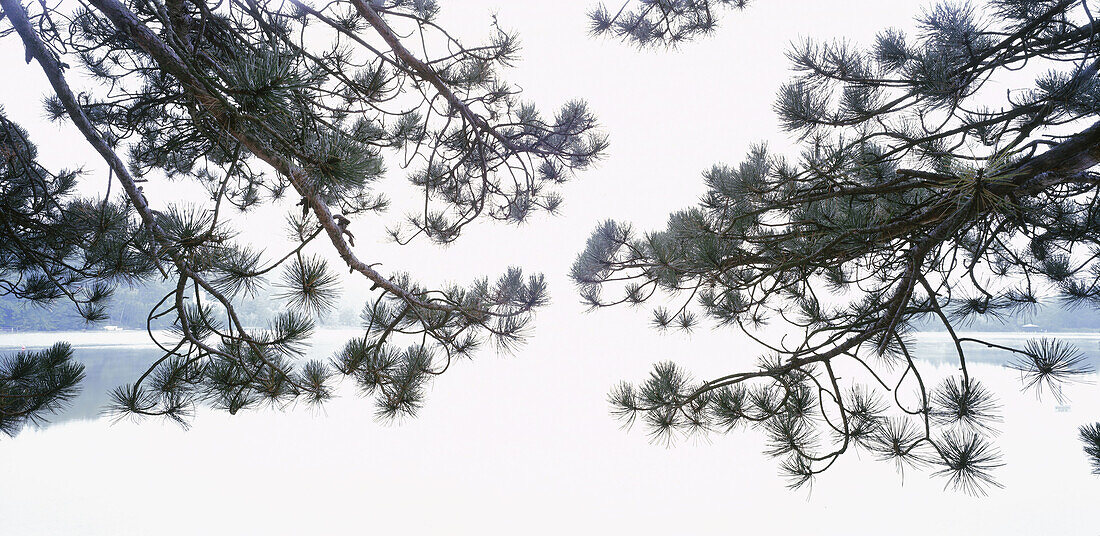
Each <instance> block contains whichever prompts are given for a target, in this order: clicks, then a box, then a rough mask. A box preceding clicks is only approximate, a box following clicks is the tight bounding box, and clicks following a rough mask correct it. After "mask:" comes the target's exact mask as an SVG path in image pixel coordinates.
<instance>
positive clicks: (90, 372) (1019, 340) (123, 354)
mask: <svg viewBox="0 0 1100 536" xmlns="http://www.w3.org/2000/svg"><path fill="white" fill-rule="evenodd" d="M358 334H359V331H358V330H355V329H323V330H319V331H318V332H317V334H316V335H315V336H314V337H313V339H312V341H311V342H312V346H311V349H310V350H309V353H308V354H307V355H309V356H310V357H311V358H327V357H328V356H331V355H332V354H333V353H334V352H336V351H337V350H338V349H339V348H340V347H342V346H343V344H344V342H345V341H347V340H348V339H349V338H351V337H353V336H356V335H358ZM960 336H974V337H978V338H982V339H984V340H988V341H990V342H993V343H996V344H1000V345H1004V346H1012V347H1022V346H1023V345H1024V344H1025V342H1026V341H1027V340H1029V339H1036V338H1043V337H1046V338H1058V339H1060V340H1063V341H1065V342H1068V343H1071V344H1073V345H1074V346H1076V347H1077V348H1079V349H1080V350H1081V351H1082V352H1083V353H1084V354H1085V355H1086V356H1087V357H1088V360H1089V362H1090V363H1091V364H1092V365H1093V367H1094V368H1097V369H1100V333H1018V332H997V333H965V334H960ZM161 340H169V338H168V337H163V338H162V339H161ZM58 341H67V342H69V343H70V344H71V345H72V346H73V349H74V354H75V358H76V359H77V360H78V361H80V362H81V363H83V364H84V367H85V369H84V370H85V375H86V378H85V381H84V384H83V385H84V388H83V390H82V391H81V393H80V395H79V396H78V397H77V398H76V399H74V401H73V403H72V405H71V407H70V408H69V409H68V410H67V411H66V412H65V413H63V414H61V415H56V416H53V417H52V418H51V423H59V422H65V421H70V420H77V419H96V418H100V417H102V412H103V407H104V405H105V404H106V403H107V401H108V396H109V394H110V392H111V391H112V390H113V389H114V388H115V387H118V386H120V385H123V384H126V383H130V382H132V381H134V380H135V379H136V378H137V377H139V376H140V375H141V374H142V373H143V372H144V371H145V369H146V367H148V365H149V364H150V363H152V362H153V361H154V360H156V359H157V358H158V357H160V355H162V354H161V353H160V350H159V349H158V348H157V347H156V346H155V345H154V344H153V343H152V342H151V341H150V340H149V335H148V334H147V333H146V332H144V331H132V330H123V331H72V332H28V333H0V355H7V354H10V353H12V352H15V351H19V350H21V349H26V350H36V349H40V348H44V347H47V346H50V345H52V344H54V343H55V342H58ZM965 349H966V351H967V360H968V362H976V363H984V364H990V365H995V366H996V365H1001V366H1003V365H1004V364H1006V363H1008V362H1009V361H1011V360H1012V358H1013V357H1014V356H1013V354H1012V353H1011V352H1007V351H1004V350H999V349H996V348H989V347H986V346H983V345H978V344H968V345H966V346H965ZM913 355H914V357H915V358H917V359H919V360H923V361H926V362H928V363H930V364H933V365H949V364H952V363H955V362H956V361H957V358H956V350H955V346H954V343H953V342H952V341H951V339H950V337H949V336H948V335H947V334H946V333H941V332H935V333H920V334H918V335H917V336H916V346H915V348H914V349H913Z"/></svg>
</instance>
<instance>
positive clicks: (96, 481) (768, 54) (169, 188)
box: [0, 0, 1100, 535]
mask: <svg viewBox="0 0 1100 536" xmlns="http://www.w3.org/2000/svg"><path fill="white" fill-rule="evenodd" d="M440 3H441V5H442V7H443V13H442V15H441V22H442V25H443V26H444V27H446V28H448V29H451V30H453V31H454V32H455V33H456V34H457V35H459V36H465V37H467V40H468V41H471V42H472V41H476V40H477V39H478V38H480V37H481V36H484V35H486V34H487V32H488V26H489V23H490V17H491V15H492V14H493V13H496V14H497V15H498V17H499V20H500V22H501V24H502V25H503V26H504V27H505V28H507V29H512V30H515V31H517V32H518V33H519V34H520V36H521V40H522V43H523V49H522V51H521V54H522V61H521V62H520V63H519V65H518V66H517V68H516V69H514V70H513V71H511V72H510V73H508V79H509V80H510V81H512V82H514V83H516V84H519V85H520V86H522V87H523V88H524V89H525V95H526V98H529V99H531V100H534V101H535V102H537V103H539V104H540V106H541V107H542V108H543V109H544V110H547V111H549V110H552V109H553V108H554V107H556V106H557V105H559V104H560V103H562V102H564V101H566V100H568V99H570V98H574V97H583V98H585V99H587V100H588V102H589V103H590V105H591V107H592V109H593V110H594V112H595V113H596V114H597V116H598V117H599V119H600V122H601V123H602V125H603V127H604V128H605V129H606V130H607V132H608V133H609V134H610V136H611V138H610V140H611V148H610V151H609V154H608V157H607V158H606V159H605V160H604V161H603V162H602V163H601V164H600V165H599V167H598V168H597V169H594V170H591V171H588V172H584V173H582V174H580V175H579V176H578V177H577V178H576V179H575V180H574V181H573V182H571V183H570V184H568V185H567V186H566V187H565V190H564V194H565V200H566V202H565V205H564V207H563V210H562V212H561V214H560V215H559V216H558V217H552V218H551V217H545V216H540V217H537V218H535V219H533V220H532V221H531V222H530V223H528V224H525V225H523V226H521V227H508V226H503V225H496V224H486V225H474V226H471V227H470V228H469V230H468V231H467V233H466V235H465V236H464V237H463V238H461V239H460V240H459V241H458V243H456V244H454V245H452V246H450V247H448V248H439V247H436V246H432V245H430V244H427V243H425V242H417V243H414V244H413V245H412V246H407V247H397V246H394V245H391V244H388V243H386V242H385V235H384V232H383V224H384V223H385V221H386V220H385V219H381V220H379V221H378V223H377V225H374V224H373V223H371V222H357V224H356V225H357V227H355V230H356V236H357V238H358V241H357V243H358V244H359V247H358V248H357V252H358V253H359V255H360V257H361V258H363V259H364V260H365V261H366V262H376V261H382V262H383V263H384V264H383V266H382V270H383V271H392V270H403V269H407V270H409V271H411V272H413V273H414V274H415V275H416V276H417V277H418V278H420V279H421V280H423V281H425V282H427V283H433V284H434V283H440V282H443V281H448V280H453V281H457V282H468V281H470V280H471V279H473V278H475V277H477V276H481V275H486V274H488V275H495V274H498V273H500V272H502V271H503V270H504V268H505V267H506V266H508V265H518V266H522V267H524V268H525V269H527V270H532V271H542V272H544V273H545V274H546V275H547V277H548V280H549V282H550V290H551V297H552V299H553V303H552V305H551V306H549V307H547V308H546V309H545V310H544V311H543V312H542V313H541V314H540V315H539V316H538V319H537V323H536V328H535V330H534V332H533V336H532V337H531V340H530V342H529V343H528V344H527V345H526V346H525V347H523V348H522V349H521V350H520V351H519V352H517V353H516V355H513V356H494V355H492V354H491V353H482V354H481V355H480V357H479V358H478V359H476V360H475V361H472V362H465V361H464V362H460V363H458V364H457V365H456V366H454V367H452V368H451V370H449V371H448V372H447V373H446V374H445V375H443V376H442V377H441V378H440V379H438V380H437V381H436V382H435V383H434V385H433V387H432V389H431V392H430V395H429V398H428V400H427V405H426V407H425V408H424V410H423V411H422V413H421V415H420V416H419V417H418V418H416V419H414V420H410V421H407V422H403V423H400V424H397V425H386V424H379V423H378V422H376V421H374V420H373V418H372V412H373V407H372V403H371V402H370V401H369V400H364V399H360V398H356V397H355V396H354V395H353V394H351V393H345V396H343V397H341V398H340V399H338V400H336V401H334V402H333V403H331V404H329V405H327V406H326V407H325V409H324V410H323V411H320V412H318V411H310V410H307V409H305V408H299V409H296V410H292V411H289V412H287V413H286V414H282V413H277V412H273V411H256V412H246V413H242V414H240V415H237V416H235V417H230V416H228V415H225V414H222V413H210V412H200V414H199V416H198V417H197V418H196V419H195V420H194V422H193V427H192V428H191V429H190V430H189V431H183V430H181V429H180V428H179V427H177V426H174V425H171V424H164V423H161V422H159V421H146V422H143V423H141V424H137V425H135V424H132V423H125V422H124V423H119V424H115V425H111V424H110V423H109V422H108V421H105V420H99V421H83V422H70V423H63V424H59V425H56V426H53V427H50V428H48V429H45V430H34V429H28V430H26V431H24V432H23V433H22V434H20V435H19V436H18V437H17V438H15V439H9V438H3V439H0V534H259V533H268V534H290V533H296V534H345V533H357V534H359V533H373V532H380V533H384V532H391V531H396V530H405V531H407V532H411V533H432V534H562V533H565V534H574V533H575V534H599V533H604V534H620V533H626V532H630V533H636V534H719V533H723V534H724V533H732V532H735V531H747V530H751V531H767V532H768V533H774V534H787V533H795V532H811V533H815V534H842V533H843V534H872V533H887V532H888V533H894V534H917V533H921V534H936V533H945V534H958V533H962V532H964V531H973V532H977V533H998V534H1035V533H1049V534H1092V535H1095V534H1100V523H1098V521H1100V519H1098V514H1097V509H1096V504H1097V499H1098V498H1100V479H1098V478H1096V477H1093V476H1090V475H1089V474H1088V464H1087V461H1086V459H1085V457H1084V455H1083V453H1082V452H1081V448H1080V443H1079V442H1078V441H1077V438H1076V427H1077V426H1078V425H1079V424H1082V423H1084V422H1091V421H1094V420H1096V419H1097V417H1098V416H1100V396H1098V394H1097V389H1096V386H1086V387H1083V388H1076V389H1072V390H1071V391H1070V393H1071V394H1072V395H1073V396H1074V399H1073V406H1072V411H1069V412H1055V411H1054V408H1053V403H1052V402H1050V401H1045V402H1042V403H1040V402H1037V401H1035V400H1034V399H1033V398H1032V397H1030V396H1024V395H1019V394H1015V393H1016V391H1017V388H1016V385H1015V384H1014V378H1013V377H1012V375H1011V374H1008V373H1007V372H1006V371H1005V370H1003V369H1000V368H999V367H992V366H985V367H979V368H980V370H981V371H982V372H981V374H982V376H981V377H982V379H983V381H986V382H987V383H988V384H990V386H991V387H993V388H994V389H996V390H997V391H998V392H999V393H1001V394H1002V396H1004V397H1005V399H1004V400H1003V403H1004V405H1005V414H1006V415H1007V417H1008V420H1007V422H1006V423H1005V424H1004V426H1003V433H1002V435H1001V437H1000V441H999V443H1000V445H1001V446H1002V448H1003V450H1004V452H1005V458H1006V461H1007V462H1008V466H1007V467H1006V468H1004V469H1002V470H1001V471H1000V472H999V473H998V475H999V476H1000V478H1001V481H1002V482H1003V483H1004V484H1005V486H1006V488H1005V489H1004V490H993V492H992V493H991V495H990V496H989V497H987V498H982V499H976V498H971V497H967V496H964V495H961V494H958V493H954V492H950V491H948V492H944V491H942V486H943V480H942V479H929V478H928V477H927V476H926V475H925V474H919V473H907V474H906V476H905V479H904V486H903V485H902V481H901V479H900V478H899V477H898V475H897V473H896V472H895V471H894V468H893V466H892V464H885V463H879V462H872V461H871V460H870V458H871V457H870V456H868V455H867V454H866V453H863V454H860V455H857V454H849V455H846V456H844V458H843V459H842V460H841V461H840V462H838V463H837V464H836V466H835V467H834V468H832V469H831V470H829V471H828V472H827V473H826V474H824V475H823V476H822V477H821V478H820V479H819V480H818V481H817V483H816V484H815V486H814V488H813V489H812V490H800V491H795V492H791V491H788V490H786V488H785V487H784V481H783V480H782V479H781V478H779V477H778V475H777V470H776V464H775V462H774V461H773V460H770V459H767V458H766V457H764V456H763V455H762V454H761V453H760V450H761V446H762V443H763V442H762V440H761V437H760V435H759V434H758V433H756V432H747V433H746V432H737V433H734V434H732V435H717V436H712V437H711V438H710V439H709V441H687V442H681V443H680V444H678V445H677V446H676V447H674V448H671V449H669V448H665V447H663V446H659V445H653V444H650V443H649V442H648V440H647V437H646V436H645V434H644V433H643V432H642V431H640V430H635V431H633V432H629V433H628V432H623V431H622V430H620V429H619V428H618V423H616V422H615V421H613V420H612V419H611V418H610V417H609V415H608V406H607V403H606V393H607V391H608V390H609V388H610V387H611V386H612V385H613V384H614V383H616V382H618V381H619V380H623V379H628V380H637V379H641V378H643V377H644V376H645V375H646V374H648V372H649V370H650V368H651V365H652V363H654V362H657V361H661V360H668V359H672V360H676V361H678V362H680V363H682V364H684V365H685V366H687V367H688V368H689V369H690V370H692V371H693V372H695V373H696V374H697V375H698V376H700V377H708V376H712V375H716V374H719V373H722V372H729V371H730V370H732V369H743V368H746V367H749V366H751V364H752V363H753V362H754V361H755V358H756V355H757V353H758V349H756V348H753V347H752V345H751V344H750V343H748V342H747V339H745V338H742V337H739V336H737V335H736V334H734V333H732V332H726V333H710V332H708V331H707V330H706V329H701V330H699V331H697V332H696V333H694V334H692V335H685V334H680V333H671V334H666V335H661V334H658V333H656V332H654V331H653V330H651V329H650V328H649V327H648V321H649V318H650V313H649V310H648V309H646V308H643V309H627V308H621V309H619V308H616V309H613V310H606V311H598V312H594V313H585V312H584V307H583V306H582V305H581V304H580V303H579V302H578V299H577V296H576V293H575V292H574V289H573V287H572V285H571V284H570V282H569V280H568V278H567V277H566V274H567V273H568V268H569V265H570V264H571V263H572V262H573V259H574V258H575V256H576V253H577V252H578V251H580V250H581V249H582V248H583V246H584V241H585V240H586V239H587V237H588V234H589V233H590V232H591V230H592V229H593V228H594V227H595V226H596V225H597V224H598V223H599V222H600V221H602V220H604V219H607V218H615V219H619V220H623V221H629V222H632V223H634V224H635V225H636V226H637V228H639V229H653V228H656V227H660V226H663V225H664V222H665V221H666V218H667V216H668V214H669V213H670V212H672V211H674V210H677V209H680V208H684V207H686V206H688V205H690V204H692V203H694V202H695V201H696V200H697V199H698V197H699V195H700V194H701V193H702V191H703V184H702V180H701V177H700V174H701V172H702V171H703V170H705V169H707V168H708V167H710V166H711V165H712V164H714V163H717V162H728V163H736V162H738V161H739V160H740V158H741V157H742V156H743V155H744V154H745V152H746V151H747V150H748V149H749V146H750V145H751V144H753V143H756V142H761V141H767V142H769V143H770V145H771V146H773V147H774V148H777V149H782V148H785V147H789V146H790V144H791V141H792V140H790V139H788V138H787V137H786V135H784V134H782V133H780V132H779V129H778V128H777V121H776V118H775V115H774V113H773V112H772V102H773V101H774V95H775V91H776V89H777V88H778V87H779V85H780V84H781V83H782V82H783V81H784V80H785V79H786V78H787V76H788V71H787V66H788V62H787V60H786V58H785V55H784V54H785V52H786V50H787V48H788V44H789V43H790V42H791V41H792V40H796V39H798V38H800V37H805V36H813V37H820V38H833V37H844V38H847V39H850V40H852V41H853V42H854V43H857V44H867V43H869V42H871V39H872V38H873V36H874V34H875V33H876V32H877V31H879V30H880V29H883V28H885V27H887V26H892V25H893V26H908V25H909V24H910V21H911V19H912V16H913V15H914V14H915V13H916V12H917V11H918V10H919V7H920V6H922V5H925V3H924V2H909V1H906V2H901V1H882V0H878V1H833V0H818V1H813V2H777V1H772V2H756V3H755V4H754V5H753V6H752V7H751V8H750V9H748V10H747V11H745V12H740V13H728V14H726V15H725V16H724V17H723V21H722V27H721V28H720V29H719V30H718V32H717V33H716V34H715V35H713V36H711V37H708V38H704V39H701V40H699V41H697V42H694V43H690V44H687V45H685V46H683V47H681V48H680V49H679V50H676V51H673V52H640V51H638V50H636V49H634V48H632V47H630V46H626V45H622V44H620V43H617V42H612V41H604V40H594V39H591V38H589V37H588V36H587V34H586V32H587V20H586V17H585V11H586V10H587V9H588V8H590V7H592V3H591V2H589V0H568V1H541V0H522V1H521V0H510V1H503V0H495V1H487V0H442V1H441V2H440ZM46 91H47V86H46V83H45V79H44V77H43V75H42V72H41V70H40V69H39V67H38V66H37V65H36V64H32V65H26V64H25V63H24V62H23V50H22V47H21V45H20V44H19V43H18V41H17V40H15V39H14V38H11V37H9V38H7V39H4V40H3V41H0V102H2V103H3V104H4V105H5V108H6V112H7V113H8V115H9V117H10V118H11V119H13V120H15V121H16V122H18V123H20V124H22V125H23V126H24V127H26V128H27V129H28V130H29V131H30V134H31V139H32V140H33V141H35V142H37V143H38V145H39V148H40V152H41V154H42V156H43V160H44V161H45V162H47V163H49V164H51V165H52V166H53V167H77V166H82V165H86V167H87V168H88V169H89V170H91V173H90V175H89V183H90V184H91V185H92V186H90V188H92V189H93V190H94V189H95V188H97V186H95V184H96V183H99V184H100V185H102V184H103V183H104V181H105V180H106V177H105V174H104V173H102V172H96V171H95V170H96V169H97V166H98V158H97V157H96V156H95V154H94V153H93V151H92V150H91V149H90V148H88V147H87V146H86V144H85V143H84V142H83V140H82V139H81V138H80V137H79V136H78V135H77V134H76V132H75V129H73V128H72V127H70V126H68V125H64V126H58V125H53V124H49V123H46V122H45V121H44V120H43V112H42V107H41V98H42V96H43V95H44V94H45V93H46ZM101 168H102V166H98V169H101ZM386 180H387V181H391V182H392V183H393V184H402V183H403V182H404V173H403V172H402V171H401V170H399V169H391V171H390V175H389V176H388V177H387V179H386ZM184 187H186V185H158V184H152V183H150V184H149V185H148V186H147V187H146V190H147V192H148V193H149V197H150V201H151V202H152V204H153V205H154V206H157V205H162V204H163V203H164V202H165V200H166V199H178V198H180V197H185V194H183V193H181V192H182V191H183V190H182V189H183V188H184ZM399 213H400V212H399V211H398V213H397V214H391V215H390V217H391V218H393V217H396V216H397V215H398V214H399ZM249 218H250V219H248V220H246V222H245V223H243V224H242V226H243V227H245V228H246V232H247V233H250V234H248V235H246V236H250V237H253V239H255V240H258V241H261V243H265V242H263V241H264V235H265V234H270V233H271V232H272V231H271V230H272V229H273V228H274V227H273V226H276V225H281V224H280V223H279V222H280V220H276V219H273V218H274V216H272V215H270V214H264V213H261V214H257V215H255V216H250V217H249ZM372 225H373V227H372ZM349 281H350V280H349ZM356 292H357V289H351V290H350V292H349V294H352V295H354V294H355V293H356ZM347 335H348V336H350V333H348V334H347ZM344 339H346V337H344ZM342 340H343V339H340V340H335V338H334V339H333V340H324V341H318V342H317V348H316V352H317V354H318V355H320V356H321V357H324V356H327V355H328V354H329V352H330V351H331V349H332V347H333V346H334V345H336V344H338V343H341V342H342ZM1090 344H1095V343H1090ZM940 372H942V373H947V372H950V369H948V368H947V367H943V370H942V371H940ZM861 457H862V459H861ZM9 524H14V525H10V526H7V527H5V525H9Z"/></svg>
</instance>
